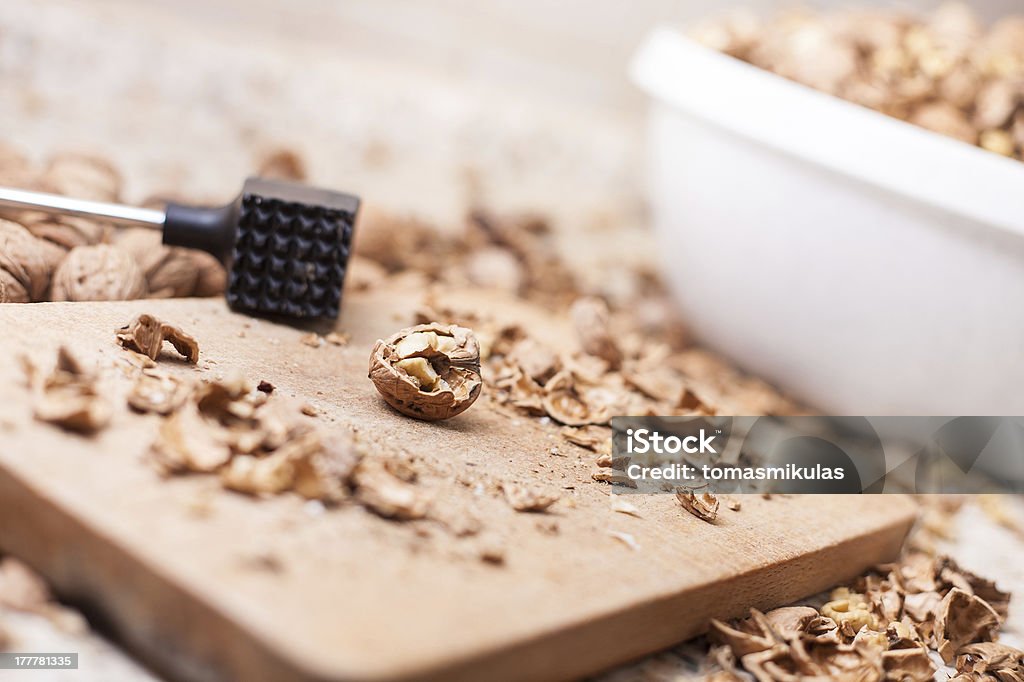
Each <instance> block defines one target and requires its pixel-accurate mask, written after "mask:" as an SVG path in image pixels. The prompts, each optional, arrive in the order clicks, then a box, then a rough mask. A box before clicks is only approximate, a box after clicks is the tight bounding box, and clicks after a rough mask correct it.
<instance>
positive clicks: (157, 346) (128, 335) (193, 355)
mask: <svg viewBox="0 0 1024 682" xmlns="http://www.w3.org/2000/svg"><path fill="white" fill-rule="evenodd" d="M164 341H170V342H171V345H172V346H174V350H176V351H178V352H179V353H181V355H183V356H184V357H185V359H186V360H188V361H189V362H191V363H192V364H193V365H194V364H196V363H197V362H199V342H198V341H196V339H195V337H193V336H192V335H190V334H186V333H185V332H184V331H182V330H181V329H180V328H179V327H175V326H174V325H171V324H168V323H166V322H162V321H160V320H158V319H157V318H155V317H153V316H152V315H148V314H146V313H143V314H142V315H139V316H138V317H136V318H135V319H134V320H132V321H131V322H129V323H128V324H126V325H125V326H124V327H121V328H120V329H118V330H117V342H118V343H120V344H121V346H122V347H124V348H127V349H128V350H133V351H135V352H137V353H142V354H143V355H145V356H147V357H149V358H151V359H153V360H156V359H157V358H158V357H159V356H160V350H161V349H162V348H163V345H164Z"/></svg>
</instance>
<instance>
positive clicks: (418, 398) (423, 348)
mask: <svg viewBox="0 0 1024 682" xmlns="http://www.w3.org/2000/svg"><path fill="white" fill-rule="evenodd" d="M369 378H370V379H371V380H372V381H373V384H374V386H376V387H377V391H379V392H380V394H381V395H382V396H383V397H384V400H385V401H386V402H387V404H388V405H390V406H391V407H393V408H394V409H396V410H398V411H399V412H401V413H402V414H404V415H407V416H410V417H415V418H416V419H424V420H428V421H434V420H438V419H448V418H450V417H454V416H455V415H457V414H460V413H462V412H464V411H465V410H466V409H467V408H469V406H470V405H472V404H473V402H474V401H475V400H476V399H477V398H478V397H479V395H480V391H481V389H482V387H483V380H482V379H481V377H480V344H479V342H478V341H477V338H476V336H475V335H474V334H473V332H472V331H471V330H469V329H466V328H465V327H459V326H457V325H444V324H439V323H437V322H432V323H429V324H421V325H417V326H415V327H409V328H408V329H403V330H401V331H400V332H397V333H396V334H393V335H392V336H390V337H389V338H388V339H386V340H381V341H377V343H376V345H374V347H373V352H372V353H371V354H370V368H369Z"/></svg>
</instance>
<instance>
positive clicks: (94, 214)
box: [0, 187, 167, 229]
mask: <svg viewBox="0 0 1024 682" xmlns="http://www.w3.org/2000/svg"><path fill="white" fill-rule="evenodd" d="M0 209H14V210H20V211H42V212H43V213H57V214H60V215H70V216H76V217H79V218H95V219H97V220H102V221H104V222H108V223H115V224H117V225H136V226H139V227H151V228H155V229H163V226H164V222H165V221H166V220H167V214H166V213H164V212H163V211H159V210H156V209H152V208H137V207H134V206H123V205H121V204H108V203H106V202H103V201H86V200H84V199H73V198H71V197H65V196H61V195H59V194H46V193H44V192H30V191H28V190H23V189H14V188H13V187H0Z"/></svg>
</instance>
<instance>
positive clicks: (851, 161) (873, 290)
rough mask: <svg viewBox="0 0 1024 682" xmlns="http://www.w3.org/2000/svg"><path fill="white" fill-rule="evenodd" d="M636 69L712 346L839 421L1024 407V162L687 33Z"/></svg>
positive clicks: (657, 181)
mask: <svg viewBox="0 0 1024 682" xmlns="http://www.w3.org/2000/svg"><path fill="white" fill-rule="evenodd" d="M632 77H633V79H634V81H635V82H636V83H637V84H638V85H639V86H640V87H641V88H643V90H645V91H646V92H647V93H648V94H649V95H650V96H651V98H652V100H653V105H652V110H651V115H650V124H649V125H650V129H649V145H650V168H649V172H650V178H649V182H650V200H651V206H652V211H653V219H654V222H655V225H656V229H657V231H658V233H659V238H660V241H661V246H662V249H661V251H662V253H663V254H664V256H665V263H664V266H665V269H666V273H667V276H668V278H669V280H670V282H671V285H672V287H673V289H674V291H675V294H676V296H677V298H678V301H679V303H680V305H681V306H682V308H683V311H684V313H685V314H686V316H687V318H688V319H689V320H690V321H691V322H692V325H693V329H694V331H695V333H696V334H697V335H698V337H699V338H700V339H701V340H702V341H704V342H705V343H706V344H708V345H709V346H711V347H713V348H716V349H718V350H719V351H721V352H723V353H725V354H726V355H728V356H731V357H732V358H733V359H734V360H736V361H737V362H738V363H739V364H740V365H742V366H744V367H746V368H747V369H749V370H751V371H752V372H755V373H757V374H759V375H761V376H764V377H766V378H767V379H769V380H771V381H773V382H775V383H776V384H777V385H779V386H781V387H783V388H784V389H787V390H789V391H790V392H791V393H792V394H793V395H794V396H796V397H797V398H799V399H802V400H804V401H807V402H809V403H810V404H811V405H814V406H817V407H818V408H820V409H822V410H825V411H828V412H830V413H832V414H864V415H906V414H920V415H933V414H934V415H939V414H955V415H968V414H991V415H1009V414H1024V163H1020V162H1018V161H1014V160H1011V159H1006V158H1002V157H1000V156H998V155H996V154H992V153H990V152H986V151H984V150H981V149H978V148H975V147H972V146H970V145H968V144H964V143H962V142H958V141H956V140H953V139H950V138H946V137H943V136H940V135H938V134H935V133H932V132H929V131H927V130H924V129H921V128H917V127H915V126H912V125H909V124H907V123H903V122H901V121H898V120H896V119H893V118H890V117H887V116H884V115H882V114H880V113H877V112H874V111H871V110H868V109H865V108H863V107H859V106H857V105H854V104H850V103H848V102H844V101H842V100H840V99H838V98H835V97H832V96H829V95H826V94H822V93H820V92H816V91H813V90H811V89H810V88H806V87H804V86H802V85H798V84H796V83H792V82H789V81H787V80H785V79H783V78H780V77H778V76H775V75H773V74H771V73H768V72H765V71H762V70H760V69H757V68H755V67H753V66H750V65H748V64H745V63H743V62H740V61H739V60H736V59H733V58H731V57H728V56H725V55H722V54H719V53H717V52H714V51H712V50H710V49H707V48H704V47H702V46H700V45H698V44H696V43H694V42H692V41H690V40H689V39H687V38H685V37H684V36H683V35H682V34H680V33H679V32H677V31H675V30H673V29H668V28H661V29H657V30H656V31H654V32H653V33H652V34H651V35H650V36H649V37H648V39H647V41H646V42H645V43H644V45H643V46H642V48H641V49H640V50H639V52H638V53H637V55H636V57H635V60H634V63H633V65H632Z"/></svg>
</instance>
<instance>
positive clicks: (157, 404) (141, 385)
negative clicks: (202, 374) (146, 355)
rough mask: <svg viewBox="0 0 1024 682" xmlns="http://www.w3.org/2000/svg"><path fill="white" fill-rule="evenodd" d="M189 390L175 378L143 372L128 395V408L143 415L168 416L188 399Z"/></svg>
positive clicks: (186, 385) (152, 372)
mask: <svg viewBox="0 0 1024 682" xmlns="http://www.w3.org/2000/svg"><path fill="white" fill-rule="evenodd" d="M189 392H190V388H189V386H188V384H187V383H185V382H183V381H181V380H180V379H178V378H176V377H172V376H170V375H167V374H163V373H162V372H156V371H153V370H143V371H142V373H141V374H139V376H138V378H137V379H136V380H135V384H134V385H133V386H132V390H131V391H130V392H129V393H128V406H129V407H131V408H132V409H133V410H135V411H136V412H141V413H143V414H147V413H152V414H161V415H168V414H170V413H172V412H174V411H175V410H176V409H178V408H179V407H181V405H182V404H183V403H184V402H185V400H186V399H187V398H188V396H189Z"/></svg>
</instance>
